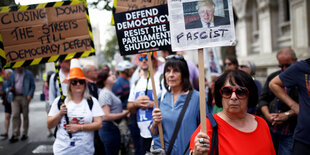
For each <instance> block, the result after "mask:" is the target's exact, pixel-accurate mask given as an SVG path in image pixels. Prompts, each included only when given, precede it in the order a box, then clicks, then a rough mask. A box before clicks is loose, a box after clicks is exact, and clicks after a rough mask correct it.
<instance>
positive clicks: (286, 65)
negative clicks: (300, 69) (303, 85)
mask: <svg viewBox="0 0 310 155" xmlns="http://www.w3.org/2000/svg"><path fill="white" fill-rule="evenodd" d="M290 66H291V64H280V65H278V67H280V68H284V67H286V68H288V67H290Z"/></svg>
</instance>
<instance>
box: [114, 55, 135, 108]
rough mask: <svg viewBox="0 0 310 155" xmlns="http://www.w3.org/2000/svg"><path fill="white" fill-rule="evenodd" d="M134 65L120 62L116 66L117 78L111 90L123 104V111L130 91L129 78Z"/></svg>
mask: <svg viewBox="0 0 310 155" xmlns="http://www.w3.org/2000/svg"><path fill="white" fill-rule="evenodd" d="M133 67H134V65H133V64H132V63H130V62H129V61H126V60H124V61H122V62H120V63H119V64H117V66H116V71H118V73H119V76H118V78H117V80H116V82H115V84H114V86H113V88H112V91H113V93H114V94H115V95H116V96H118V97H119V98H120V99H121V101H122V104H123V109H127V102H128V97H129V91H130V81H129V80H130V77H131V75H132V73H133V72H132V68H133Z"/></svg>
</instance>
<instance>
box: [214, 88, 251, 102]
mask: <svg viewBox="0 0 310 155" xmlns="http://www.w3.org/2000/svg"><path fill="white" fill-rule="evenodd" d="M233 92H235V93H236V96H237V98H238V99H245V98H246V97H248V95H249V90H248V88H246V87H238V88H236V89H233V87H231V86H224V87H222V88H221V90H220V93H221V95H222V97H223V98H226V99H229V98H230V97H231V95H232V93H233Z"/></svg>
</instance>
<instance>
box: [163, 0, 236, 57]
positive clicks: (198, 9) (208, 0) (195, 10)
mask: <svg viewBox="0 0 310 155" xmlns="http://www.w3.org/2000/svg"><path fill="white" fill-rule="evenodd" d="M168 9H169V17H170V21H169V22H170V31H171V46H172V50H173V51H178V50H191V49H198V48H205V47H216V46H232V45H234V44H235V28H234V21H233V12H232V1H231V0H198V1H197V0H182V1H180V0H168Z"/></svg>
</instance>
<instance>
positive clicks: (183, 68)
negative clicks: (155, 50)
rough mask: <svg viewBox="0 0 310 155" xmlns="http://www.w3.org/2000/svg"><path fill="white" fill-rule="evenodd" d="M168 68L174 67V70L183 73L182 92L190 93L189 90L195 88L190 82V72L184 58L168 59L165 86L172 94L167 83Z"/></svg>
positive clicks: (165, 69)
mask: <svg viewBox="0 0 310 155" xmlns="http://www.w3.org/2000/svg"><path fill="white" fill-rule="evenodd" d="M168 67H172V68H173V69H177V70H179V71H180V73H181V79H182V81H181V85H182V90H183V91H185V92H186V91H188V90H193V86H192V84H191V82H190V80H189V70H188V66H187V62H186V61H185V60H184V58H181V59H177V58H172V59H167V62H166V64H165V68H164V74H163V75H164V86H165V88H166V89H167V90H168V91H169V92H170V91H171V89H170V87H169V85H168V84H167V82H166V76H165V74H166V72H167V69H168Z"/></svg>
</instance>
